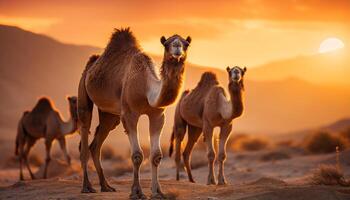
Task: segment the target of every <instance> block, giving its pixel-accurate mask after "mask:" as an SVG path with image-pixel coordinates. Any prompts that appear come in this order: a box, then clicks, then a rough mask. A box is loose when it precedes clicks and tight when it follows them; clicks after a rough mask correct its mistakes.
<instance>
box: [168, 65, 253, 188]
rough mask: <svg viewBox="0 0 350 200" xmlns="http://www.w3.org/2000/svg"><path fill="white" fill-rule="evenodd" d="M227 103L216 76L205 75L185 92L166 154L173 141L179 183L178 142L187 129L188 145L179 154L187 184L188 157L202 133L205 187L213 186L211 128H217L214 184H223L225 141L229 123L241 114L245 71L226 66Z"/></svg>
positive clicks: (189, 173)
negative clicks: (216, 174)
mask: <svg viewBox="0 0 350 200" xmlns="http://www.w3.org/2000/svg"><path fill="white" fill-rule="evenodd" d="M226 70H227V72H228V78H229V84H228V90H229V94H230V100H227V99H226V94H225V91H224V89H223V88H222V87H221V86H219V82H218V81H217V78H216V75H215V74H213V73H211V72H205V73H204V74H203V75H202V77H201V80H200V81H199V83H198V85H197V86H196V88H194V89H193V90H192V91H185V92H184V93H183V95H182V97H181V99H180V101H179V102H178V104H177V107H176V111H175V119H174V128H173V133H172V136H171V141H170V142H171V143H170V148H169V155H170V156H171V154H172V152H173V146H174V144H173V143H174V140H176V146H175V162H176V179H177V180H179V170H180V162H181V158H180V151H181V142H182V140H183V138H184V136H185V133H186V128H188V142H187V145H186V147H185V149H184V152H183V160H184V164H185V169H186V172H187V174H188V178H189V181H190V182H194V180H193V177H192V173H191V164H190V158H191V153H192V149H193V147H194V145H195V144H196V142H197V140H198V138H199V136H200V135H201V133H202V131H203V133H204V140H205V142H206V145H207V156H208V162H209V175H208V182H207V184H208V185H209V184H216V180H215V176H214V160H215V150H214V148H213V129H214V127H217V126H218V127H220V142H219V156H218V161H219V176H218V184H219V185H223V184H226V180H225V176H224V162H225V159H226V142H227V139H228V137H229V135H230V133H231V129H232V120H233V119H235V118H237V117H239V116H241V115H242V112H243V102H242V92H243V90H244V87H243V76H244V74H245V72H246V70H247V69H246V68H243V69H241V68H240V67H233V68H232V69H231V68H230V67H227V69H226Z"/></svg>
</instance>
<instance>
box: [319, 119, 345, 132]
mask: <svg viewBox="0 0 350 200" xmlns="http://www.w3.org/2000/svg"><path fill="white" fill-rule="evenodd" d="M347 128H350V118H344V119H340V120H337V121H335V122H333V123H331V124H328V125H326V126H323V127H321V129H323V130H327V131H331V132H341V131H344V130H345V129H347Z"/></svg>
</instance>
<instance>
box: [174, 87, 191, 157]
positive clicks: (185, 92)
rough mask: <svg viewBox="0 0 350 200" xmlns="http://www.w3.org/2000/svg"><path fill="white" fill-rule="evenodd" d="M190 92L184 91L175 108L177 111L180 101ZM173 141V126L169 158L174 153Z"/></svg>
mask: <svg viewBox="0 0 350 200" xmlns="http://www.w3.org/2000/svg"><path fill="white" fill-rule="evenodd" d="M189 92H190V91H189V90H185V91H184V92H183V93H182V95H181V97H180V100H179V103H178V104H177V108H176V110H178V109H179V108H178V106H179V104H180V102H181V99H182V98H183V97H184V96H186V95H187V94H188V93H189ZM177 112H178V111H176V112H175V115H176V114H177ZM174 140H175V126H174V128H173V132H172V133H171V138H170V145H169V157H171V156H172V155H173V152H174Z"/></svg>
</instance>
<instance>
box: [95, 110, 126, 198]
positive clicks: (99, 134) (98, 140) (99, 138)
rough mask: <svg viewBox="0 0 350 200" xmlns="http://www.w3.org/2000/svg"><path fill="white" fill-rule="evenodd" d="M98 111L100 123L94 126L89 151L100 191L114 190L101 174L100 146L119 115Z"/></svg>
mask: <svg viewBox="0 0 350 200" xmlns="http://www.w3.org/2000/svg"><path fill="white" fill-rule="evenodd" d="M98 112H99V120H100V124H99V125H98V126H97V128H96V132H95V136H94V139H93V141H92V142H91V144H90V151H91V155H92V159H93V161H94V165H95V168H96V171H97V174H98V177H99V180H100V185H101V192H115V191H116V190H115V189H114V188H112V187H111V186H110V185H109V184H108V183H107V181H106V179H105V176H104V174H103V169H102V167H101V147H102V144H103V142H104V141H105V139H106V138H107V136H108V134H109V132H110V131H111V130H113V129H114V128H115V127H116V126H117V125H118V124H119V123H120V117H119V116H118V115H113V114H110V113H105V112H102V111H101V110H99V111H98Z"/></svg>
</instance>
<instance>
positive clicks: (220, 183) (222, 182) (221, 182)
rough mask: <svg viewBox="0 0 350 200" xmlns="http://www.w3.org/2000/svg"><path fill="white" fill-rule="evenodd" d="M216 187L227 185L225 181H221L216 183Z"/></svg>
mask: <svg viewBox="0 0 350 200" xmlns="http://www.w3.org/2000/svg"><path fill="white" fill-rule="evenodd" d="M218 185H227V182H226V181H225V180H223V181H218Z"/></svg>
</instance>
